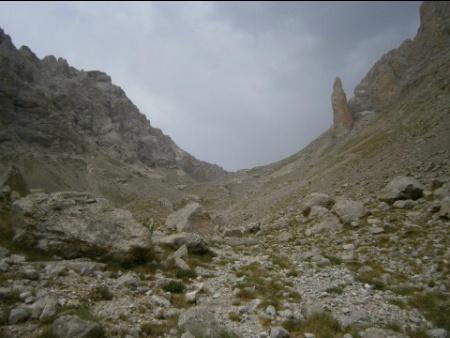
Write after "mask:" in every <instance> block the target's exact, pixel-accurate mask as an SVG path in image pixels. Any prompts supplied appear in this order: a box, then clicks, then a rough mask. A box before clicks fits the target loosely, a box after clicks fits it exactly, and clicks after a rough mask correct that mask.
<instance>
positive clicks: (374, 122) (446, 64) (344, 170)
mask: <svg viewBox="0 0 450 338" xmlns="http://www.w3.org/2000/svg"><path fill="white" fill-rule="evenodd" d="M333 95H334V94H333ZM344 97H345V96H344ZM333 100H334V101H333V103H336V102H335V100H336V97H335V96H333ZM348 106H349V110H350V112H351V115H352V119H353V121H352V124H353V126H352V128H350V129H349V128H348V126H349V125H350V124H349V123H348V121H347V122H345V126H344V129H343V127H342V126H339V123H341V122H340V120H339V116H336V111H335V119H334V120H335V125H334V126H332V127H331V128H330V129H329V130H328V131H326V132H325V133H324V134H323V135H321V136H320V137H318V138H317V139H316V140H314V141H313V142H311V144H309V145H308V146H307V147H305V148H304V149H303V150H301V151H300V152H299V153H297V154H295V155H293V156H291V157H289V158H287V159H285V160H282V161H280V162H277V163H274V164H271V165H268V166H265V167H259V168H255V169H251V170H248V171H245V172H242V173H241V174H239V175H238V176H237V177H235V178H233V179H231V180H228V181H227V182H226V183H224V184H225V185H227V186H232V185H233V182H236V181H239V182H241V184H247V187H248V190H247V192H246V193H244V194H242V199H239V202H237V203H236V204H235V206H234V207H231V208H230V209H229V210H228V212H227V213H226V214H227V215H228V216H229V221H230V223H232V224H236V225H238V224H240V223H241V222H242V220H243V219H260V218H262V217H264V216H267V215H268V214H269V215H270V214H273V213H274V212H278V211H279V210H280V208H285V207H287V206H295V205H296V203H298V202H297V201H298V199H299V197H301V196H304V195H305V194H306V193H308V192H312V191H323V192H327V193H330V194H344V193H345V194H346V195H349V196H354V197H355V198H360V197H368V196H370V194H372V192H373V191H377V190H378V189H379V188H380V187H381V186H382V185H383V184H384V183H385V180H386V179H387V178H389V177H392V176H393V175H397V174H412V175H414V176H417V177H418V178H424V179H431V178H434V177H448V175H449V174H450V171H449V167H450V162H449V158H450V6H449V3H448V2H425V3H424V4H423V5H422V7H421V24H420V28H419V30H418V32H417V35H416V37H415V38H414V39H413V40H408V41H405V42H404V43H403V44H402V45H401V46H400V47H399V48H397V49H394V50H392V51H390V52H388V53H387V54H385V55H384V56H383V57H382V58H381V59H380V60H379V61H378V62H377V63H376V64H375V65H374V66H373V68H372V69H371V70H370V71H369V72H368V74H367V75H366V76H365V77H364V79H363V80H362V81H361V83H360V84H359V85H358V86H357V87H356V89H355V96H354V97H353V98H351V99H350V100H349V102H348ZM333 108H335V107H334V106H333ZM341 109H343V108H341ZM341 116H342V115H341ZM344 116H345V112H344ZM336 124H338V125H336ZM337 130H338V131H339V134H336V131H337ZM342 130H344V132H342ZM230 203H231V202H230Z"/></svg>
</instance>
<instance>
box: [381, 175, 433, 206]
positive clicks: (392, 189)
mask: <svg viewBox="0 0 450 338" xmlns="http://www.w3.org/2000/svg"><path fill="white" fill-rule="evenodd" d="M423 189H424V187H423V185H422V184H420V182H419V181H417V180H416V179H415V178H413V177H408V176H397V177H394V178H393V179H392V180H391V181H390V182H389V183H388V184H387V185H386V186H385V187H384V188H383V190H382V191H381V193H380V196H379V198H380V200H382V201H384V202H387V203H390V204H392V203H394V202H395V201H397V200H407V199H411V200H416V199H419V198H420V197H422V195H423Z"/></svg>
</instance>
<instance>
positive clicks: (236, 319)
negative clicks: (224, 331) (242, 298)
mask: <svg viewBox="0 0 450 338" xmlns="http://www.w3.org/2000/svg"><path fill="white" fill-rule="evenodd" d="M228 318H229V319H230V320H232V321H233V322H240V321H241V316H239V314H237V313H236V312H230V313H229V314H228Z"/></svg>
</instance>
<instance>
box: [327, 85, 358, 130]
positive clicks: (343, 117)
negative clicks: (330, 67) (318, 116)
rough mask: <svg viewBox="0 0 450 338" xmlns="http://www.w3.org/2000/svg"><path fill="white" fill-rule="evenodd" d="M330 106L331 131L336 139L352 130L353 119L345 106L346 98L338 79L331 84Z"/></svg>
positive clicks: (346, 105)
mask: <svg viewBox="0 0 450 338" xmlns="http://www.w3.org/2000/svg"><path fill="white" fill-rule="evenodd" d="M331 104H332V107H333V122H334V123H333V129H334V135H335V136H336V137H341V136H344V135H346V134H347V133H348V132H349V131H350V130H351V128H352V125H353V118H352V115H351V113H350V109H349V107H348V104H347V97H346V95H345V92H344V89H343V88H342V82H341V79H340V78H339V77H337V78H336V80H335V81H334V84H333V94H332V95H331Z"/></svg>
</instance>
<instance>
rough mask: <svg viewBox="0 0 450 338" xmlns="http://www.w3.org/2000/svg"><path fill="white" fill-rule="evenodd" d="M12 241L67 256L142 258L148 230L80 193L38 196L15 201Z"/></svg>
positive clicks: (103, 201)
mask: <svg viewBox="0 0 450 338" xmlns="http://www.w3.org/2000/svg"><path fill="white" fill-rule="evenodd" d="M11 217H12V220H11V225H12V230H13V232H14V241H15V242H17V243H18V244H19V245H21V246H26V247H28V248H36V249H40V250H42V251H46V252H49V253H53V254H57V255H60V256H62V257H65V258H74V257H94V258H101V257H104V258H111V259H115V260H118V261H132V260H134V259H138V258H139V257H140V255H142V253H143V251H145V250H148V249H149V248H150V245H151V242H150V232H149V230H148V229H147V228H145V227H144V226H142V225H141V224H139V223H138V222H136V221H135V220H134V218H133V217H132V215H131V213H130V212H129V211H126V210H122V209H116V208H113V207H112V205H111V204H110V203H109V201H107V200H106V199H103V198H93V197H92V196H90V195H89V194H86V193H79V192H59V193H53V194H44V193H35V194H30V195H27V196H26V197H24V198H21V199H19V200H17V201H16V202H14V203H13V205H12V209H11Z"/></svg>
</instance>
